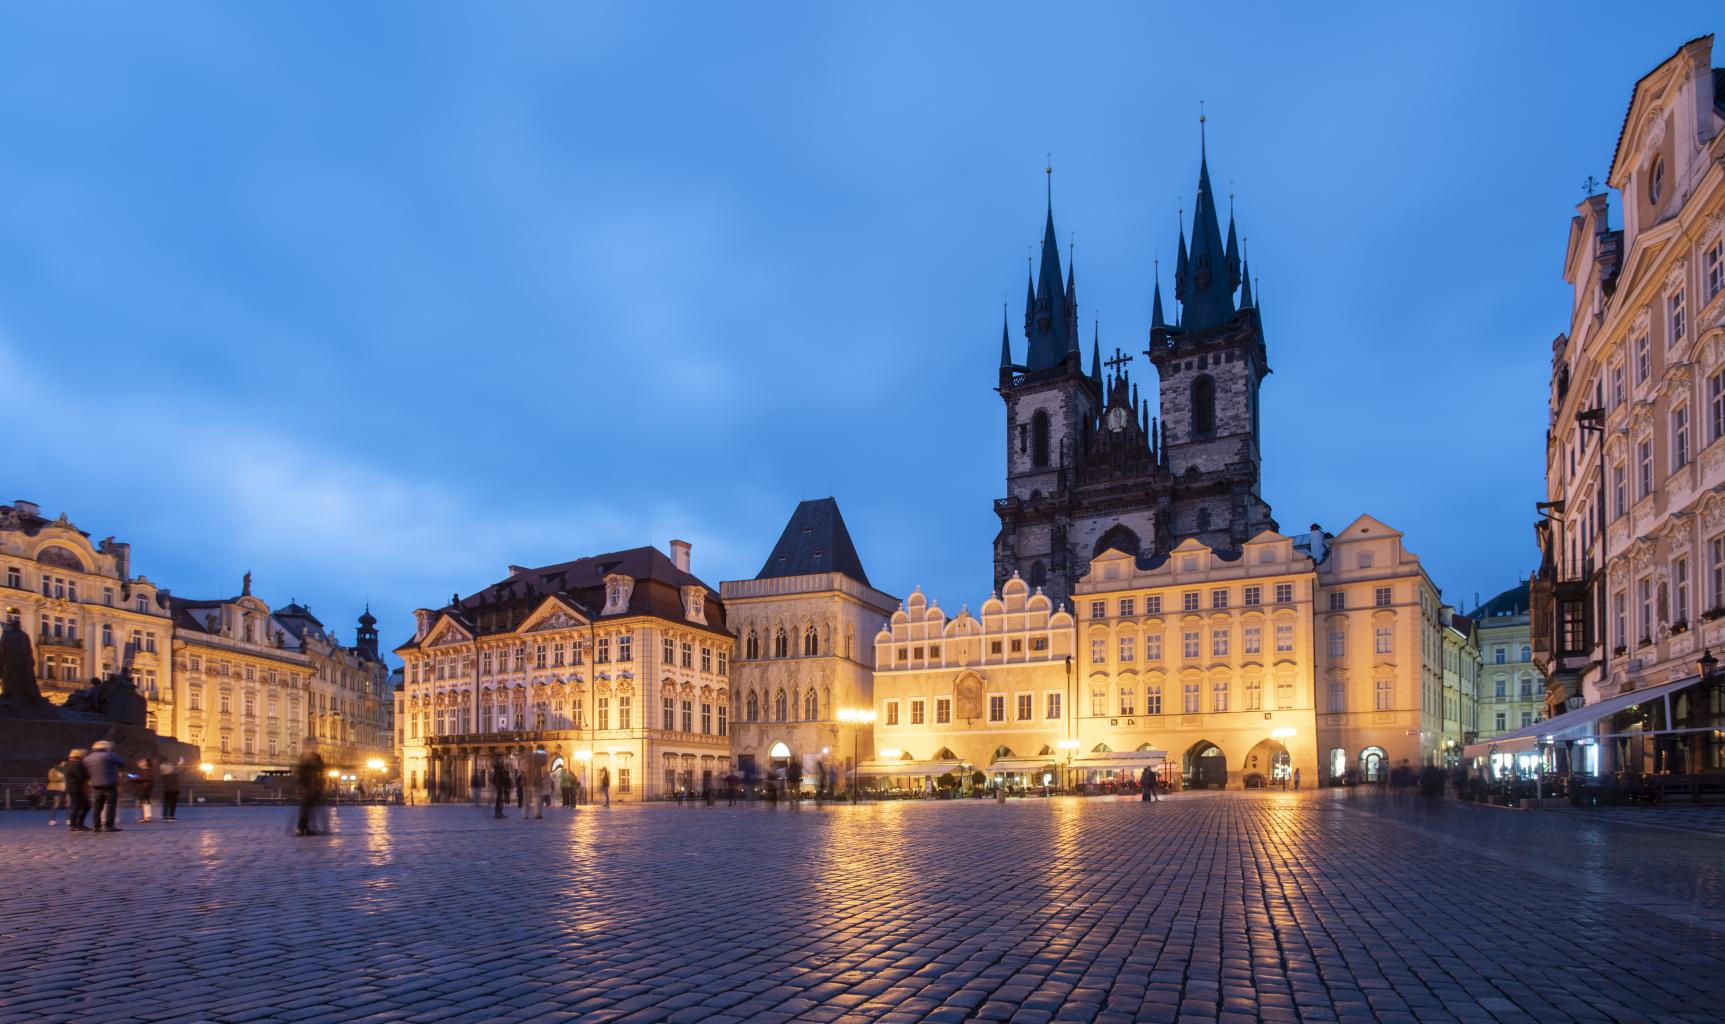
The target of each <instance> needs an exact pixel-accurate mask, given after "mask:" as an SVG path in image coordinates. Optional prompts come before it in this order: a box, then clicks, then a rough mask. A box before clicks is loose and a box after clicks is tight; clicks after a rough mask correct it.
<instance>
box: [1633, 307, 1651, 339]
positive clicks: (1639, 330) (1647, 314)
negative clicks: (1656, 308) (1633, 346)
mask: <svg viewBox="0 0 1725 1024" xmlns="http://www.w3.org/2000/svg"><path fill="white" fill-rule="evenodd" d="M1652 323H1653V311H1652V310H1650V309H1648V308H1647V307H1646V306H1642V307H1641V308H1640V309H1638V310H1636V311H1635V317H1634V319H1632V320H1630V321H1629V336H1630V338H1632V339H1633V338H1639V337H1641V336H1642V335H1643V334H1646V333H1647V329H1648V327H1649V326H1650V325H1651V324H1652Z"/></svg>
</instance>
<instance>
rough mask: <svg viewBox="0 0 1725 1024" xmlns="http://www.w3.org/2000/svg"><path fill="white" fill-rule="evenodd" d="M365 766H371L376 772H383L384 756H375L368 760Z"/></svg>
mask: <svg viewBox="0 0 1725 1024" xmlns="http://www.w3.org/2000/svg"><path fill="white" fill-rule="evenodd" d="M365 766H366V767H367V768H370V769H371V770H372V771H374V772H381V771H383V758H381V757H374V758H372V759H371V760H369V761H367V762H366V763H365Z"/></svg>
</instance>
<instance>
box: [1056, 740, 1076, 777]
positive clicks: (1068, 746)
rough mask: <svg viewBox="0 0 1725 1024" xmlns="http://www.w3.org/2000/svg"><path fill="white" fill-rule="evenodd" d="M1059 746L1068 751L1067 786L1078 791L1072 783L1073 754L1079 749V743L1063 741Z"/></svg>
mask: <svg viewBox="0 0 1725 1024" xmlns="http://www.w3.org/2000/svg"><path fill="white" fill-rule="evenodd" d="M1059 746H1060V749H1061V750H1064V751H1066V785H1067V786H1068V787H1070V788H1074V789H1076V788H1077V787H1076V786H1075V785H1074V784H1073V781H1072V752H1073V751H1074V750H1077V749H1078V741H1077V740H1061V741H1060V744H1059Z"/></svg>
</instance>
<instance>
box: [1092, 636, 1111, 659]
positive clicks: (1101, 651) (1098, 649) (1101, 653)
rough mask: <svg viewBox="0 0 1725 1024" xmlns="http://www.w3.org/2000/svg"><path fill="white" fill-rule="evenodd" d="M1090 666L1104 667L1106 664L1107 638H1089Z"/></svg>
mask: <svg viewBox="0 0 1725 1024" xmlns="http://www.w3.org/2000/svg"><path fill="white" fill-rule="evenodd" d="M1090 664H1092V665H1106V664H1108V638H1107V637H1105V636H1093V637H1091V638H1090Z"/></svg>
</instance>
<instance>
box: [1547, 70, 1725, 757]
mask: <svg viewBox="0 0 1725 1024" xmlns="http://www.w3.org/2000/svg"><path fill="white" fill-rule="evenodd" d="M1712 42H1713V40H1712V37H1711V36H1707V37H1703V38H1700V39H1696V40H1692V41H1691V42H1689V43H1686V44H1684V45H1683V46H1682V47H1680V48H1679V49H1678V50H1677V52H1676V53H1674V54H1673V55H1672V56H1671V57H1670V58H1669V59H1667V60H1666V61H1665V62H1664V63H1662V64H1661V65H1659V67H1657V68H1655V69H1654V70H1653V71H1651V72H1649V73H1648V74H1647V75H1646V76H1645V77H1643V78H1642V79H1641V80H1640V81H1639V82H1638V83H1636V85H1635V88H1634V91H1633V93H1632V95H1631V98H1630V103H1629V109H1628V111H1627V113H1626V114H1625V116H1624V121H1623V127H1622V131H1621V133H1620V135H1619V138H1618V141H1617V148H1616V153H1615V155H1614V157H1613V160H1612V163H1611V171H1610V174H1609V175H1608V179H1607V180H1608V182H1609V184H1610V186H1611V187H1612V188H1613V189H1615V190H1617V193H1618V199H1619V204H1620V206H1621V220H1622V224H1621V227H1619V228H1612V227H1611V225H1610V221H1609V220H1608V216H1607V207H1608V204H1609V196H1608V195H1605V194H1601V195H1594V196H1590V197H1589V198H1588V199H1586V200H1585V201H1583V202H1582V203H1581V205H1580V206H1579V207H1578V208H1577V211H1576V215H1575V217H1574V218H1573V219H1572V220H1571V222H1570V226H1569V242H1568V252H1567V255H1566V257H1565V262H1564V278H1565V280H1567V281H1568V282H1569V283H1570V284H1571V285H1572V286H1573V288H1574V293H1573V294H1574V298H1573V303H1572V307H1571V314H1570V323H1569V329H1568V331H1567V332H1566V333H1564V334H1562V335H1559V336H1558V338H1557V339H1556V341H1555V342H1553V345H1552V376H1551V390H1550V396H1549V414H1550V421H1549V429H1548V431H1547V444H1546V467H1545V480H1546V502H1545V503H1544V504H1543V505H1542V508H1541V512H1542V515H1543V518H1542V519H1541V520H1540V522H1539V524H1538V530H1539V540H1540V546H1541V553H1542V560H1541V565H1540V568H1539V571H1538V573H1537V574H1536V575H1535V577H1534V579H1533V581H1532V595H1531V601H1532V645H1533V655H1534V661H1535V663H1536V665H1537V667H1538V669H1539V671H1540V672H1541V674H1543V675H1544V676H1545V677H1546V678H1547V679H1548V680H1549V685H1548V688H1547V699H1546V708H1545V710H1546V712H1547V714H1548V715H1550V714H1554V713H1557V712H1560V711H1562V710H1564V709H1565V708H1569V709H1572V710H1574V709H1577V708H1579V707H1580V706H1582V705H1591V704H1595V703H1599V702H1601V701H1604V700H1606V699H1608V698H1610V697H1614V696H1617V695H1620V694H1627V693H1633V692H1635V691H1637V690H1641V689H1646V688H1648V687H1651V686H1655V685H1658V684H1662V683H1666V682H1671V681H1674V680H1678V679H1682V678H1684V677H1686V676H1693V675H1695V672H1696V661H1697V658H1698V657H1699V656H1700V654H1701V652H1702V650H1703V649H1704V648H1706V647H1715V648H1717V647H1719V646H1720V645H1721V644H1725V617H1722V616H1725V133H1722V132H1721V130H1720V129H1721V128H1722V127H1725V74H1721V72H1720V71H1719V70H1717V69H1715V68H1714V67H1713V66H1712ZM1598 767H1599V768H1600V769H1601V770H1609V769H1610V768H1611V765H1609V764H1602V765H1599V766H1598Z"/></svg>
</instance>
